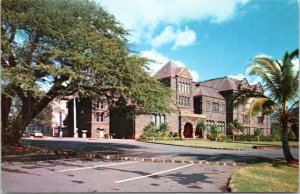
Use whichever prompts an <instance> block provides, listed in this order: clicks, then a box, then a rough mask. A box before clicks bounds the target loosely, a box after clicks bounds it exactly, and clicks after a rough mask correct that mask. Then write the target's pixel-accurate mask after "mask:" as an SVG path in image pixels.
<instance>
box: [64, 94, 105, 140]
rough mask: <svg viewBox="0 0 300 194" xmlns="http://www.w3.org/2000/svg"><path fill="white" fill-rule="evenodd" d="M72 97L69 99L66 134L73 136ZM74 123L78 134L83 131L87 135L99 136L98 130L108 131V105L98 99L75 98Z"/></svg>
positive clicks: (80, 135) (80, 134)
mask: <svg viewBox="0 0 300 194" xmlns="http://www.w3.org/2000/svg"><path fill="white" fill-rule="evenodd" d="M73 102H74V101H73V99H72V100H69V102H68V108H69V120H68V121H69V122H68V133H67V136H69V137H73V136H74V125H73V123H74V116H73V115H74V112H73ZM76 120H77V122H76V124H77V128H78V136H79V137H82V133H83V131H87V132H86V136H87V137H99V135H100V131H104V133H109V120H110V119H109V107H108V105H107V104H106V103H105V102H101V101H100V100H90V99H85V98H84V99H80V100H78V98H77V99H76Z"/></svg>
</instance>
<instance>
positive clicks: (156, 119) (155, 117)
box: [152, 114, 166, 128]
mask: <svg viewBox="0 0 300 194" xmlns="http://www.w3.org/2000/svg"><path fill="white" fill-rule="evenodd" d="M165 121H166V116H165V115H161V114H155V115H152V122H153V123H154V124H155V125H156V127H157V128H158V127H160V125H161V124H162V123H163V122H165Z"/></svg>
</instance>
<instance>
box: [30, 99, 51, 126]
mask: <svg viewBox="0 0 300 194" xmlns="http://www.w3.org/2000/svg"><path fill="white" fill-rule="evenodd" d="M51 121H52V106H51V105H50V104H48V105H47V106H46V107H45V108H44V109H43V110H42V111H41V112H40V113H39V114H38V115H37V116H36V117H35V118H34V119H33V121H32V122H33V123H34V124H35V125H39V126H46V125H47V126H50V125H51Z"/></svg>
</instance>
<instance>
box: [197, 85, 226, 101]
mask: <svg viewBox="0 0 300 194" xmlns="http://www.w3.org/2000/svg"><path fill="white" fill-rule="evenodd" d="M193 96H209V97H212V98H218V99H223V100H225V98H224V97H223V96H222V95H221V94H220V93H219V92H218V90H217V89H216V88H210V87H207V86H203V85H198V86H196V87H195V88H194V89H193Z"/></svg>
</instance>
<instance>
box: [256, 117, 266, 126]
mask: <svg viewBox="0 0 300 194" xmlns="http://www.w3.org/2000/svg"><path fill="white" fill-rule="evenodd" d="M257 124H259V125H262V124H264V120H263V117H257Z"/></svg>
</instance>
